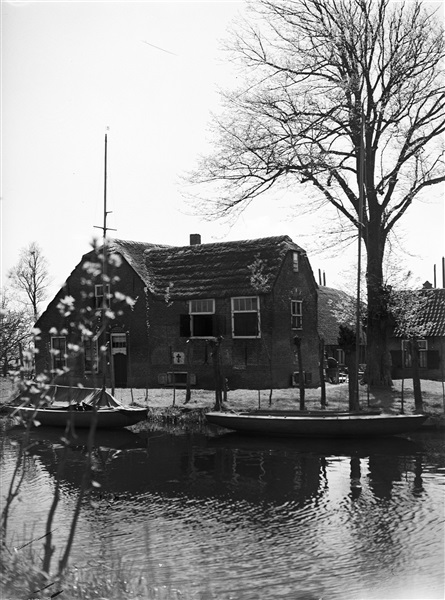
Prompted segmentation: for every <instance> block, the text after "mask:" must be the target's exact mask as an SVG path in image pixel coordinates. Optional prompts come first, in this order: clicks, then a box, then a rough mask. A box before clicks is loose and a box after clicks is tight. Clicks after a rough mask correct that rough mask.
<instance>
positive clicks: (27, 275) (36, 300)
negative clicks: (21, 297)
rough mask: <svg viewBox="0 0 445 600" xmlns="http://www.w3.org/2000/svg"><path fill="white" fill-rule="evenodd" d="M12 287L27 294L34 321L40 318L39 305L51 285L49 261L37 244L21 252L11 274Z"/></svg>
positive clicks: (34, 243) (32, 244)
mask: <svg viewBox="0 0 445 600" xmlns="http://www.w3.org/2000/svg"><path fill="white" fill-rule="evenodd" d="M8 276H9V278H10V279H11V282H12V285H13V286H14V287H15V288H16V289H17V290H20V291H21V292H24V293H25V294H26V297H27V299H28V300H29V302H30V303H31V306H32V311H33V314H34V320H35V321H37V319H38V317H39V304H40V302H42V301H43V300H44V299H45V298H46V295H47V288H48V285H49V283H50V281H51V280H50V276H49V271H48V261H47V260H46V258H45V257H44V255H43V253H42V249H41V248H40V246H39V245H38V243H37V242H31V243H30V244H29V245H28V246H26V247H24V248H22V249H21V251H20V258H19V261H18V263H17V264H16V265H15V267H13V268H12V269H11V270H10V271H9V273H8Z"/></svg>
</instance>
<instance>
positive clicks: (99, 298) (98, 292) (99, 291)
mask: <svg viewBox="0 0 445 600" xmlns="http://www.w3.org/2000/svg"><path fill="white" fill-rule="evenodd" d="M103 290H104V286H103V284H102V283H97V284H96V285H95V286H94V298H95V300H96V308H102V303H103V297H104V291H103ZM105 290H106V293H107V295H106V302H105V305H106V306H107V307H108V306H109V305H110V297H111V295H110V284H109V283H107V284H106V285H105Z"/></svg>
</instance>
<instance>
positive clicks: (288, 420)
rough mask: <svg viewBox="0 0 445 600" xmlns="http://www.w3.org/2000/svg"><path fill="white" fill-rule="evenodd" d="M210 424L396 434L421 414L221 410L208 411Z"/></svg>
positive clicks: (267, 430)
mask: <svg viewBox="0 0 445 600" xmlns="http://www.w3.org/2000/svg"><path fill="white" fill-rule="evenodd" d="M206 419H207V421H208V422H209V423H211V424H212V425H217V426H219V427H225V428H226V429H231V430H233V431H239V432H242V433H249V434H255V435H263V436H265V435H266V436H267V435H273V436H277V435H278V436H281V435H283V436H299V437H361V436H368V437H369V436H387V435H398V434H403V433H409V432H412V431H415V430H416V429H418V428H419V427H421V425H422V424H423V423H424V422H425V420H426V419H427V416H425V415H387V414H357V413H351V414H348V413H338V414H335V413H334V414H329V413H327V414H324V415H320V414H319V413H317V414H310V413H305V414H303V415H298V414H295V413H294V414H289V413H285V414H283V415H279V414H277V412H275V413H273V414H255V413H238V414H236V413H223V412H209V413H207V414H206Z"/></svg>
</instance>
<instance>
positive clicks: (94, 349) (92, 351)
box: [83, 337, 99, 373]
mask: <svg viewBox="0 0 445 600" xmlns="http://www.w3.org/2000/svg"><path fill="white" fill-rule="evenodd" d="M83 351H84V359H85V373H97V372H98V366H99V350H98V344H97V339H96V338H90V337H89V338H85V339H84V340H83Z"/></svg>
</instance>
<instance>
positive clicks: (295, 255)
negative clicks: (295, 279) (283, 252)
mask: <svg viewBox="0 0 445 600" xmlns="http://www.w3.org/2000/svg"><path fill="white" fill-rule="evenodd" d="M292 270H293V271H294V273H298V252H292Z"/></svg>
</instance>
